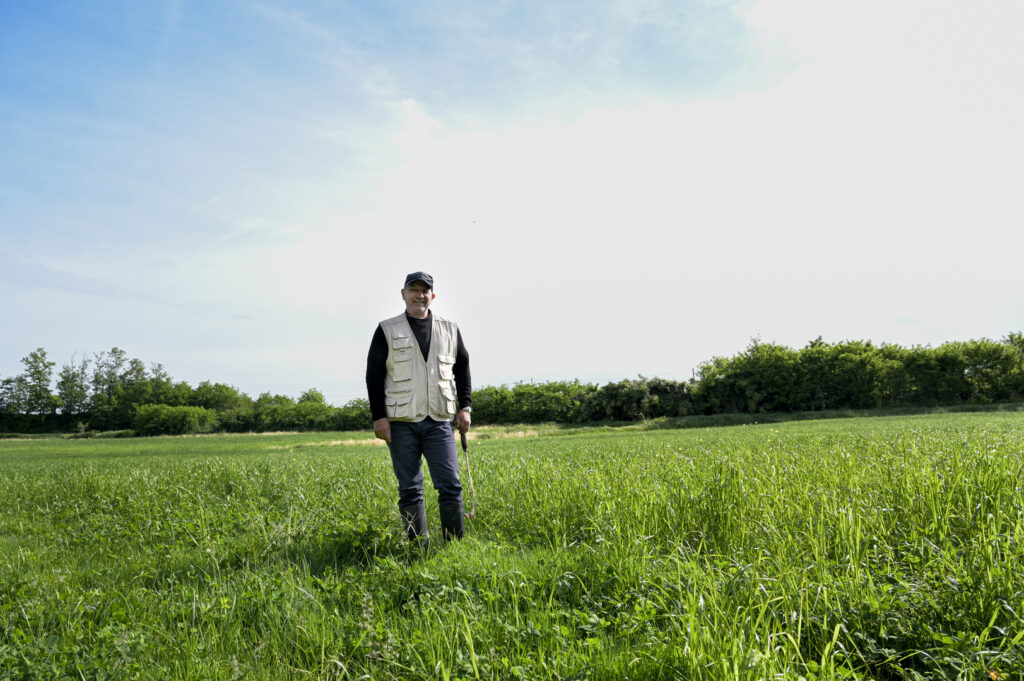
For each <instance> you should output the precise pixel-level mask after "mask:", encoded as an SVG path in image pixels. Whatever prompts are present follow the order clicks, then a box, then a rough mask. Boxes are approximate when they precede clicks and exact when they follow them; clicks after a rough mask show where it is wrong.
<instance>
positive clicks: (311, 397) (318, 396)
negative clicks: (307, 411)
mask: <svg viewBox="0 0 1024 681" xmlns="http://www.w3.org/2000/svg"><path fill="white" fill-rule="evenodd" d="M307 402H313V403H315V404H327V400H326V399H325V398H324V394H323V393H322V392H320V391H319V390H317V389H316V388H310V389H309V390H307V391H306V392H304V393H302V394H301V395H299V404H304V403H307Z"/></svg>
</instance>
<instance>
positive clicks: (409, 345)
mask: <svg viewBox="0 0 1024 681" xmlns="http://www.w3.org/2000/svg"><path fill="white" fill-rule="evenodd" d="M402 300H403V301H404V302H405V312H404V313H402V314H400V315H398V316H396V317H392V318H390V319H385V320H384V321H382V322H381V323H380V324H379V325H378V326H377V331H376V332H375V333H374V334H373V340H372V341H371V342H370V353H369V355H368V356H367V359H366V390H367V392H368V393H369V396H370V413H371V414H372V416H373V432H374V434H375V435H376V436H377V437H378V438H380V439H382V440H386V441H387V443H388V449H389V450H391V464H392V466H393V467H394V470H395V477H396V478H397V479H398V509H399V511H400V512H401V514H402V520H403V522H404V523H405V526H406V530H407V531H408V534H409V539H410V540H424V541H425V540H426V539H427V537H428V533H427V509H426V506H425V505H424V502H423V471H422V470H421V466H420V457H421V456H422V457H423V458H425V459H426V460H427V466H428V467H429V469H430V477H431V479H432V480H433V483H434V489H436V490H437V503H438V507H439V509H440V512H441V533H442V535H443V536H444V538H445V539H446V540H448V539H451V538H453V537H455V538H457V539H461V538H462V534H463V510H462V483H461V482H459V460H458V455H457V453H456V449H455V434H454V432H453V430H452V417H455V422H456V424H457V425H458V428H459V431H460V432H462V433H465V432H466V431H468V430H469V426H470V411H471V405H472V402H473V400H472V396H471V392H472V385H471V381H470V375H469V353H467V352H466V346H465V345H463V343H462V335H461V334H460V333H459V327H458V326H456V325H455V322H452V321H449V320H447V319H443V318H441V317H438V316H436V315H434V314H433V313H432V312H431V311H430V309H429V308H430V303H431V302H433V300H434V279H433V277H431V276H430V275H429V274H427V273H426V272H413V273H412V274H410V275H409V276H407V277H406V278H405V287H404V288H403V289H402ZM456 404H458V407H457V408H456Z"/></svg>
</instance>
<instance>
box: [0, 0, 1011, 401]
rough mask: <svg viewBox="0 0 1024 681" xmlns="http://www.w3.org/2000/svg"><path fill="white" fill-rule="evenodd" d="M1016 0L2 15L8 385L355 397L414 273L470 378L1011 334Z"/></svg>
mask: <svg viewBox="0 0 1024 681" xmlns="http://www.w3.org/2000/svg"><path fill="white" fill-rule="evenodd" d="M1021 20H1024V10H1022V8H1021V6H1020V4H1019V3H1017V2H1011V1H1007V2H985V1H981V2H978V3H972V4H970V5H965V4H963V3H958V2H923V1H917V0H913V1H911V0H907V1H906V2H897V3H893V2H875V1H866V2H859V3H839V2H811V1H810V0H773V1H770V2H769V1H764V2H759V1H756V0H744V1H743V2H736V3H730V2H721V1H714V2H712V1H708V2H667V1H666V2H661V1H658V0H644V1H640V0H637V1H635V2H565V3H551V2H487V3H473V2H440V1H439V2H418V3H408V2H404V3H398V2H395V3H352V2H348V3H345V2H340V3H331V2H305V3H294V2H289V3H280V2H273V1H269V2H241V1H239V2H218V3H199V2H184V1H182V2H164V3H134V2H91V3H67V2H47V1H45V0H44V1H40V2H32V3H16V2H7V1H3V0H0V149H2V151H0V240H2V246H0V317H2V318H3V319H4V333H3V334H2V335H0V376H7V375H11V374H15V373H19V372H20V370H21V365H20V362H19V360H20V358H21V357H23V356H25V355H26V354H28V353H29V352H30V351H31V350H33V349H35V348H36V347H39V346H42V347H44V348H46V349H47V351H48V352H49V354H50V357H51V359H54V360H56V361H57V362H58V365H59V364H61V363H64V362H67V361H68V360H69V359H71V357H72V355H75V356H77V357H81V356H82V355H83V353H94V352H99V351H102V350H106V349H109V348H110V347H111V346H115V345H116V346H118V347H121V348H123V349H124V350H126V351H127V353H128V354H129V355H130V356H132V357H138V358H140V359H142V360H143V361H145V362H147V363H149V362H160V363H162V364H163V365H164V366H165V368H166V369H167V370H168V371H169V373H170V374H171V375H172V376H173V377H174V378H176V379H179V380H187V381H189V382H191V383H192V384H195V383H197V382H199V381H201V380H204V379H210V380H214V381H221V382H225V383H230V384H232V385H235V386H237V387H239V388H240V389H242V390H244V391H245V392H248V393H249V394H251V395H253V396H254V397H255V396H256V395H258V394H259V393H261V392H264V391H271V392H275V393H283V394H289V395H292V396H297V395H298V394H299V393H300V392H301V391H303V390H305V389H306V388H309V387H317V388H319V389H320V390H322V391H323V392H324V393H325V394H326V396H327V398H328V400H329V401H331V402H332V403H334V404H341V403H344V402H346V401H348V400H349V399H351V398H353V397H359V396H362V394H363V386H362V375H363V370H364V362H365V355H366V348H367V346H368V343H369V339H370V336H371V335H372V332H373V328H374V325H375V323H376V322H377V321H378V320H380V319H382V318H384V317H387V316H391V315H393V314H396V313H398V312H399V311H400V310H401V303H400V300H399V297H398V296H399V294H398V289H399V288H400V287H401V282H402V280H403V277H404V274H405V273H406V272H409V271H413V270H419V269H424V270H427V271H430V272H432V273H433V274H434V276H435V280H436V292H437V295H438V297H437V300H436V301H435V308H434V309H435V311H436V312H437V313H438V314H442V315H447V316H451V317H452V318H454V319H456V320H457V321H458V322H459V323H460V326H461V327H462V329H463V332H464V335H465V338H466V341H467V344H468V346H469V349H470V353H471V356H472V363H473V374H474V379H475V383H476V384H477V385H487V384H497V383H511V382H514V381H517V380H531V379H532V380H538V381H541V380H561V379H573V378H580V379H582V380H587V381H595V382H604V381H609V380H618V379H621V378H625V377H630V376H636V375H637V374H643V375H648V376H652V375H657V376H663V377H666V378H677V379H682V378H689V376H690V375H691V372H692V370H693V369H694V368H695V367H697V366H698V365H699V364H700V362H702V361H705V360H707V359H710V358H711V357H712V356H713V355H716V354H722V355H730V354H734V353H736V352H739V351H741V350H742V349H743V348H744V347H745V346H746V345H747V343H748V342H749V340H750V338H751V337H754V336H758V337H760V338H761V339H763V340H766V341H775V342H779V343H783V344H787V345H791V346H795V347H799V346H802V345H804V344H805V343H806V342H807V341H809V340H811V339H813V338H815V337H817V336H819V335H821V336H823V337H824V338H825V340H827V341H833V342H834V341H838V340H842V339H847V338H866V339H871V340H873V341H875V342H891V343H899V344H902V345H915V344H933V345H934V344H939V343H942V342H945V341H948V340H964V339H968V338H980V337H990V338H1000V337H1002V336H1004V335H1005V334H1006V333H1008V332H1010V331H1017V330H1022V329H1024V303H1022V297H1021V296H1020V294H1019V292H1020V291H1021V290H1022V284H1024V281H1022V279H1024V277H1022V275H1021V273H1020V271H1021V268H1020V267H1019V265H1018V260H1019V259H1020V254H1021V250H1022V248H1021V247H1022V246H1024V237H1022V236H1021V234H1022V227H1024V220H1022V217H1024V207H1022V202H1021V200H1020V198H1019V195H1020V187H1021V186H1024V168H1022V162H1021V159H1022V158H1024V132H1022V129H1021V126H1020V124H1019V121H1020V120H1024V85H1022V83H1024V78H1022V74H1024V49H1022V48H1021V47H1020V44H1019V43H1020V41H1019V40H1017V37H1016V35H1015V27H1018V26H1020V25H1021Z"/></svg>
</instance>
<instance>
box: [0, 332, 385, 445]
mask: <svg viewBox="0 0 1024 681" xmlns="http://www.w3.org/2000/svg"><path fill="white" fill-rule="evenodd" d="M21 362H22V365H23V366H24V368H25V370H24V371H23V372H22V373H21V374H19V375H17V376H11V377H7V378H3V379H2V380H0V432H15V433H31V432H75V431H78V432H87V431H133V432H135V433H137V434H140V435H160V434H182V433H208V432H266V431H275V430H356V429H359V428H364V427H367V425H368V424H369V423H370V404H369V402H367V401H366V400H361V399H355V400H352V401H350V402H348V403H347V404H345V405H343V406H341V407H334V406H331V405H329V404H327V401H326V400H325V399H324V395H323V393H321V392H320V391H319V390H317V389H316V388H310V389H309V390H307V391H305V392H303V393H302V394H301V395H300V396H299V398H298V399H297V400H296V399H293V398H291V397H289V396H287V395H272V394H271V393H269V392H265V393H263V394H261V395H260V396H259V397H257V398H256V399H255V400H254V399H252V398H251V397H249V395H247V394H245V393H243V392H241V391H239V390H238V389H237V388H235V387H234V386H230V385H225V384H224V383H212V382H210V381H203V382H202V383H200V384H199V385H197V386H196V387H194V388H193V387H192V386H191V385H189V384H188V383H187V382H185V381H175V380H173V379H172V378H171V377H170V376H169V375H168V373H167V372H166V371H165V370H164V368H163V366H162V365H160V364H152V365H150V366H149V367H147V366H146V365H145V364H144V363H143V362H142V361H141V360H139V359H134V358H129V357H128V355H127V353H125V351H124V350H121V349H120V348H117V347H114V348H111V349H110V351H109V352H100V353H98V354H94V355H93V356H92V357H91V358H83V359H82V360H81V361H77V362H76V361H75V359H74V358H72V359H71V361H70V362H68V363H67V364H64V365H63V366H62V367H61V369H60V371H59V372H58V373H57V375H56V380H55V379H54V368H55V367H56V362H53V361H51V360H49V359H48V358H47V354H46V350H44V349H43V348H38V349H36V350H35V351H34V352H30V353H29V354H28V355H27V356H25V357H23V358H22V360H21Z"/></svg>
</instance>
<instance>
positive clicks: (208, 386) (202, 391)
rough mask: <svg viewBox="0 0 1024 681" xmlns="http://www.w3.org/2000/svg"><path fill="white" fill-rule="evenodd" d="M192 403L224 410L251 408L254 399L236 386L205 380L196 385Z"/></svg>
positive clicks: (220, 410)
mask: <svg viewBox="0 0 1024 681" xmlns="http://www.w3.org/2000/svg"><path fill="white" fill-rule="evenodd" d="M192 404H193V405H195V406H197V407H205V408H207V409H215V410H217V411H219V412H223V411H229V410H232V409H245V408H251V407H252V405H253V401H252V398H250V397H249V396H248V395H246V394H245V393H243V392H239V390H238V388H236V387H234V386H231V385H225V384H224V383H211V382H210V381H203V382H202V383H200V384H199V385H197V386H196V390H195V395H194V396H193V398H192Z"/></svg>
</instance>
